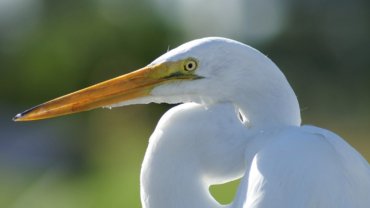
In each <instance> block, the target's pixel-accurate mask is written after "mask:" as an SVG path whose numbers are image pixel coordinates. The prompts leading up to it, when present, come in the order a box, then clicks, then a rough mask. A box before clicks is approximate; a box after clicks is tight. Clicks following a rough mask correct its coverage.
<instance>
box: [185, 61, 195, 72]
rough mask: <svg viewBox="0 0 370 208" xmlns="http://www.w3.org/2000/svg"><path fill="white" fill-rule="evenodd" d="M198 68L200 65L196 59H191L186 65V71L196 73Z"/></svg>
mask: <svg viewBox="0 0 370 208" xmlns="http://www.w3.org/2000/svg"><path fill="white" fill-rule="evenodd" d="M197 67H198V64H197V62H196V61H195V60H194V59H189V60H187V61H186V62H185V64H184V69H185V70H186V71H194V70H195V69H196V68H197Z"/></svg>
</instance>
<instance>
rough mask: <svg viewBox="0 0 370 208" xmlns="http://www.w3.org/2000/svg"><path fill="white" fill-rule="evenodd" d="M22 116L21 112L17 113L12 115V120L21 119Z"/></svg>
mask: <svg viewBox="0 0 370 208" xmlns="http://www.w3.org/2000/svg"><path fill="white" fill-rule="evenodd" d="M22 117H23V115H22V113H18V114H17V115H15V116H14V117H13V121H21V120H22Z"/></svg>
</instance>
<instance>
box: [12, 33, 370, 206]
mask: <svg viewBox="0 0 370 208" xmlns="http://www.w3.org/2000/svg"><path fill="white" fill-rule="evenodd" d="M149 102H156V103H162V102H165V103H184V104H181V105H178V106H176V107H174V108H172V109H170V110H169V111H168V112H167V113H165V115H163V117H162V118H161V119H160V121H159V123H158V125H157V127H156V129H155V130H154V132H153V134H152V136H151V137H150V141H149V146H148V149H147V151H146V153H145V158H144V162H143V165H142V170H141V202H142V206H143V207H145V208H174V207H176V208H210V207H212V208H217V207H223V208H229V207H232V208H240V207H243V208H271V207H273V208H313V207H314V208H329V207H333V208H334V207H335V208H369V207H370V167H369V164H368V162H367V161H366V160H365V159H364V158H363V157H362V156H361V155H360V154H359V153H358V152H357V151H356V150H355V149H353V148H352V147H351V146H350V145H349V144H347V143H346V142H345V141H344V140H343V139H342V138H341V137H339V136H337V135H336V134H334V133H332V132H330V131H328V130H324V129H321V128H318V127H314V126H306V125H304V126H301V116H300V108H299V104H298V101H297V98H296V95H295V94H294V92H293V90H292V88H291V86H290V85H289V83H288V81H287V80H286V78H285V76H284V75H283V73H282V72H281V71H280V70H279V68H278V67H277V66H276V65H275V64H274V63H273V62H272V61H271V60H270V59H269V58H267V57H266V56H265V55H263V54H262V53H260V52H259V51H257V50H256V49H253V48H251V47H249V46H247V45H244V44H242V43H240V42H237V41H233V40H230V39H225V38H215V37H211V38H203V39H198V40H193V41H190V42H188V43H185V44H183V45H181V46H179V47H178V48H175V49H173V50H171V51H169V52H167V53H165V54H164V55H162V56H160V57H159V58H157V59H156V60H155V61H154V62H152V63H151V64H149V65H148V66H146V67H144V68H142V69H140V70H137V71H134V72H132V73H129V74H127V75H123V76H120V77H117V78H115V79H112V80H108V81H105V82H102V83H100V84H97V85H94V86H91V87H88V88H85V89H83V90H80V91H77V92H75V93H71V94H69V95H66V96H63V97H60V98H57V99H54V100H52V101H49V102H46V103H44V104H41V105H39V106H36V107H35V108H32V109H30V110H27V111H25V112H23V113H21V114H18V115H17V116H16V117H15V120H16V121H27V120H36V119H43V118H49V117H54V116H59V115H65V114H69V113H74V112H79V111H84V110H90V109H93V108H97V107H102V106H110V107H115V106H122V105H130V104H144V103H149ZM238 178H242V180H241V182H240V185H239V188H238V191H237V194H236V196H235V198H234V201H233V202H232V203H231V204H229V205H220V204H219V203H218V202H217V201H216V200H215V199H214V198H213V197H212V195H211V194H210V192H209V187H210V185H213V184H222V183H226V182H229V181H232V180H235V179H238Z"/></svg>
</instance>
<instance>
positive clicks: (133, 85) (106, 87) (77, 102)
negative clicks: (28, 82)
mask: <svg viewBox="0 0 370 208" xmlns="http://www.w3.org/2000/svg"><path fill="white" fill-rule="evenodd" d="M178 65H179V63H176V62H167V63H162V64H157V65H152V66H147V67H144V68H142V69H139V70H137V71H134V72H131V73H128V74H125V75H122V76H119V77H116V78H113V79H111V80H107V81H105V82H101V83H99V84H96V85H93V86H90V87H87V88H85V89H82V90H79V91H76V92H73V93H71V94H68V95H65V96H62V97H59V98H56V99H54V100H51V101H48V102H46V103H43V104H41V105H38V106H36V107H33V108H31V109H29V110H26V111H24V112H22V113H20V114H17V115H16V116H15V117H14V119H13V120H14V121H32V120H39V119H46V118H52V117H56V116H62V115H67V114H71V113H77V112H81V111H88V110H91V109H94V108H98V107H103V106H109V105H112V104H115V103H119V102H123V101H127V100H132V99H135V98H139V97H144V96H148V95H150V92H151V90H152V89H153V88H154V87H155V86H157V85H158V84H161V83H164V82H168V81H171V80H184V79H187V80H191V79H197V78H198V77H197V76H196V75H194V74H190V73H185V72H184V71H181V70H179V69H181V67H180V68H179V67H178Z"/></svg>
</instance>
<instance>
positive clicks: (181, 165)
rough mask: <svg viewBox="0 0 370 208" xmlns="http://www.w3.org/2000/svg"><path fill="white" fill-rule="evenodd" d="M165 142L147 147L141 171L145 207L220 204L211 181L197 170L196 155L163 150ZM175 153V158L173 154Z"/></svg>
mask: <svg viewBox="0 0 370 208" xmlns="http://www.w3.org/2000/svg"><path fill="white" fill-rule="evenodd" d="M157 145H159V146H161V145H162V144H156V145H151V144H149V147H148V149H147V152H146V155H145V159H144V163H143V166H142V172H141V201H142V206H143V207H144V208H163V207H177V208H188V207H192V208H205V207H207V208H217V207H222V206H221V205H219V204H218V203H217V202H216V201H215V200H214V199H213V198H212V197H211V196H210V194H209V191H208V185H207V184H205V183H204V182H203V181H202V176H201V174H200V173H199V171H198V170H197V159H196V158H192V155H190V154H189V153H188V154H182V153H181V150H179V149H177V150H174V151H173V152H172V153H169V152H168V151H160V150H157V148H158V149H162V148H166V147H164V146H161V147H158V146H157ZM174 155H176V160H174V159H173V156H174Z"/></svg>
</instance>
